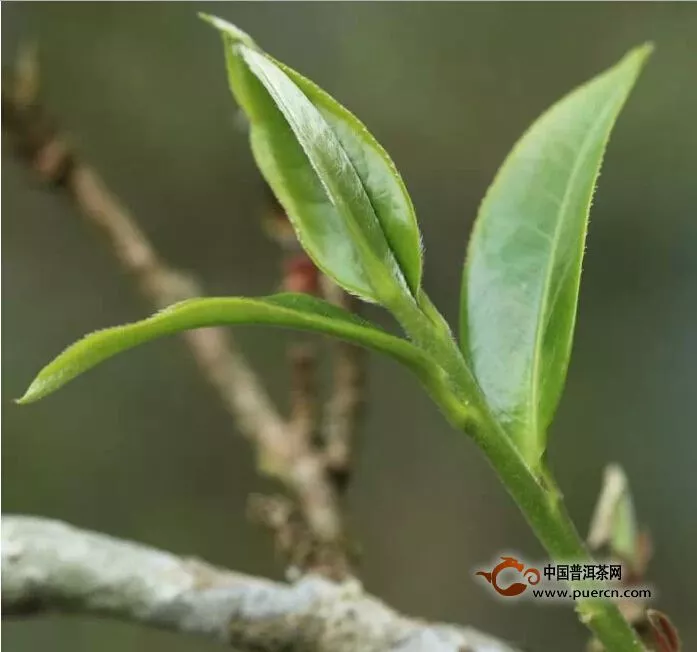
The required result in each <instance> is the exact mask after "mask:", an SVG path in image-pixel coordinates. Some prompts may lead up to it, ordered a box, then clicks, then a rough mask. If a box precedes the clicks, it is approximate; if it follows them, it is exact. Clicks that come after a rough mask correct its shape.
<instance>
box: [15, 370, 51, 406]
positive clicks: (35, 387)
mask: <svg viewBox="0 0 697 652" xmlns="http://www.w3.org/2000/svg"><path fill="white" fill-rule="evenodd" d="M45 394H46V391H45V383H44V382H42V381H40V380H39V378H38V377H37V378H35V379H34V380H33V381H32V382H31V384H30V385H29V387H27V390H26V391H25V392H24V394H22V396H20V397H19V398H16V399H14V403H16V404H17V405H28V404H29V403H34V402H36V401H38V400H39V399H40V398H42V397H43V396H45Z"/></svg>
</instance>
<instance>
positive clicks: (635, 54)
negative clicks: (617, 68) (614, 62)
mask: <svg viewBox="0 0 697 652" xmlns="http://www.w3.org/2000/svg"><path fill="white" fill-rule="evenodd" d="M655 49H656V48H655V46H654V44H653V42H652V41H646V42H645V43H642V44H641V45H638V46H637V47H635V48H632V49H631V50H630V51H629V52H627V54H626V55H625V56H624V58H623V59H622V61H621V62H620V63H627V64H631V66H632V67H633V68H636V70H637V73H638V72H639V71H640V70H641V69H642V68H643V67H644V66H645V65H646V62H647V61H648V59H649V57H650V56H651V55H652V54H653V51H654V50H655Z"/></svg>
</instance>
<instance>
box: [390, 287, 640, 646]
mask: <svg viewBox="0 0 697 652" xmlns="http://www.w3.org/2000/svg"><path fill="white" fill-rule="evenodd" d="M420 303H422V305H424V306H425V307H427V313H428V314H425V313H424V312H422V310H421V309H420V308H419V307H418V306H417V305H416V304H412V305H406V306H405V305H400V306H396V307H395V308H394V309H393V313H394V314H395V316H396V317H397V319H398V320H399V321H400V323H401V324H402V326H403V328H404V329H405V331H406V332H407V333H408V334H409V336H410V337H411V338H412V339H413V340H414V342H415V343H416V344H417V345H418V346H420V347H421V348H423V349H424V350H425V351H427V352H428V353H429V354H430V355H431V356H432V358H433V359H434V360H435V361H436V362H438V364H440V366H441V367H442V369H443V371H444V378H429V379H423V380H424V384H425V385H426V388H427V389H428V391H429V393H430V394H431V396H432V398H433V399H434V400H435V401H436V403H437V404H438V405H439V406H440V408H441V409H442V410H443V412H444V413H445V415H446V416H447V417H448V420H449V421H450V422H451V423H452V424H453V425H454V426H455V427H456V428H458V429H459V430H462V431H463V432H466V434H468V435H470V436H472V437H473V438H474V440H475V441H476V442H477V444H478V445H479V446H480V448H481V449H482V450H483V452H484V454H485V455H486V457H487V459H488V460H489V462H490V463H491V465H492V466H493V467H494V469H495V470H496V472H497V474H498V476H499V477H500V478H501V481H502V482H503V484H504V486H505V487H506V489H507V490H508V492H509V493H510V494H511V496H512V497H513V499H514V500H515V502H516V503H517V504H518V507H519V508H520V510H521V511H522V513H523V515H524V516H525V518H526V519H527V521H528V523H529V524H530V526H531V527H532V530H533V531H534V533H535V535H536V536H537V538H538V539H539V541H540V543H542V545H543V546H544V548H545V549H546V550H547V552H548V553H549V555H550V558H551V560H552V561H554V562H564V563H569V562H572V563H580V564H584V563H585V564H590V563H593V559H592V557H591V555H590V554H589V552H588V551H587V549H586V547H585V545H584V543H583V541H582V539H581V537H580V536H579V534H578V532H577V530H576V528H575V526H574V524H573V522H572V520H571V518H570V517H569V514H568V513H567V511H566V508H565V506H564V503H563V500H562V495H561V492H560V491H559V489H558V488H557V486H556V485H555V483H554V480H553V479H552V477H551V475H550V474H549V473H545V474H544V475H538V474H535V473H534V472H533V471H532V470H531V469H530V467H529V466H528V465H527V464H526V462H525V460H524V459H523V457H522V456H521V455H520V453H519V452H518V450H517V449H516V447H515V445H514V443H513V441H512V440H511V438H510V437H509V436H508V435H507V434H506V432H505V431H504V429H503V428H502V426H501V424H500V423H499V422H498V420H497V419H496V418H495V417H494V416H493V415H492V414H491V412H490V410H489V408H488V406H487V404H486V401H485V399H484V397H483V395H482V392H481V390H480V388H479V386H478V385H477V382H476V381H475V379H474V377H473V376H472V374H471V372H470V370H469V368H468V366H467V364H466V362H465V360H464V358H463V356H462V354H461V352H460V349H459V347H458V346H457V344H456V342H455V341H454V339H453V338H452V337H451V335H450V332H449V330H448V329H447V326H446V325H445V321H444V320H442V318H441V320H439V319H438V318H437V316H436V315H437V312H436V311H435V308H434V307H433V306H432V304H431V303H430V301H429V300H428V297H425V296H424V297H421V298H420ZM576 611H577V612H578V614H579V619H580V620H581V622H583V623H584V624H585V625H587V626H588V627H589V628H590V629H591V631H592V632H593V633H594V634H595V636H596V637H597V639H598V640H599V641H600V642H601V643H602V644H603V646H604V648H605V650H606V651H607V652H644V650H645V648H644V647H643V645H642V644H641V642H640V641H639V639H638V637H637V634H636V632H635V631H634V630H633V628H632V627H631V626H630V625H629V623H628V622H627V621H626V620H625V619H624V617H623V616H622V614H621V613H620V611H619V609H618V608H617V606H616V605H615V604H614V603H613V602H611V601H608V600H598V599H595V600H594V599H591V598H582V599H579V600H578V601H577V602H576Z"/></svg>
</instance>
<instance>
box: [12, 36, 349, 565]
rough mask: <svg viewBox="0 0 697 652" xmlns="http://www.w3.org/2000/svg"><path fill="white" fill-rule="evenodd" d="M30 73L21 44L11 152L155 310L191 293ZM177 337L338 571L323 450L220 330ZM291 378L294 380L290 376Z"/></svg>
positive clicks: (29, 53) (337, 518)
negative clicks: (56, 118)
mask: <svg viewBox="0 0 697 652" xmlns="http://www.w3.org/2000/svg"><path fill="white" fill-rule="evenodd" d="M38 73H39V71H38V64H37V58H36V52H35V51H34V50H29V49H27V50H25V51H24V52H23V53H22V56H20V57H19V58H18V60H17V67H16V70H15V71H14V74H13V75H12V76H11V78H10V79H8V80H7V83H5V84H3V90H2V117H3V128H4V129H5V130H7V132H8V135H9V136H10V138H11V140H12V142H13V145H14V147H15V151H16V152H17V154H18V156H19V158H20V159H21V160H22V161H24V162H25V163H26V164H27V165H28V166H29V167H30V168H31V169H32V170H33V171H34V172H35V173H36V174H37V175H38V176H39V178H40V179H41V180H42V181H43V182H44V183H46V184H47V185H49V186H51V187H53V188H55V189H56V190H57V191H58V192H61V193H62V194H64V195H65V196H67V197H68V198H69V199H70V200H71V201H72V202H73V204H74V205H75V207H76V208H77V209H78V211H79V212H80V214H81V215H82V216H83V217H84V218H85V220H86V221H87V222H88V224H89V225H91V226H94V227H96V228H97V229H98V230H99V231H101V232H102V233H103V234H104V235H105V236H106V240H107V242H108V244H109V245H110V249H111V250H112V252H113V254H114V256H115V258H116V259H117V260H118V262H119V263H120V264H121V266H122V268H123V269H124V270H125V271H126V272H127V273H128V274H129V275H130V276H131V277H132V278H133V279H134V281H135V282H136V284H137V286H138V288H139V289H140V291H141V292H142V293H143V295H144V296H145V297H146V298H147V299H148V300H150V301H151V302H152V303H153V304H154V305H155V306H156V307H157V308H164V307H166V306H169V305H171V304H172V303H174V302H177V301H181V300H184V299H190V298H193V297H196V296H199V295H200V294H201V289H200V288H199V287H198V286H197V284H196V282H195V281H194V280H193V279H192V278H191V277H190V276H188V275H184V274H182V273H181V272H179V271H177V270H175V269H173V268H171V267H170V266H169V265H168V264H167V263H166V262H165V261H164V260H163V259H162V258H161V257H160V255H159V254H158V253H157V251H156V250H155V248H154V246H153V245H152V243H151V242H150V241H149V240H148V238H147V236H146V235H145V233H144V232H143V231H142V229H141V228H140V227H139V226H138V223H137V221H136V219H135V218H134V216H133V215H132V214H131V213H130V211H129V210H128V209H126V208H125V207H124V205H123V204H122V203H121V202H120V201H119V200H118V198H117V197H115V196H114V195H113V193H112V192H111V191H110V190H109V188H108V187H107V186H106V184H105V183H104V181H103V180H102V179H101V178H100V176H99V174H98V173H97V172H96V170H94V169H93V168H92V167H91V166H90V165H89V164H87V163H86V162H85V161H84V160H83V159H82V158H81V157H80V155H79V154H78V152H77V151H76V150H75V148H74V147H72V145H71V144H70V142H69V140H68V139H67V138H66V137H64V136H62V135H61V134H60V132H59V131H58V130H57V129H56V127H55V126H54V124H53V121H52V120H51V119H50V117H49V116H48V115H47V113H46V111H45V109H44V106H43V105H42V103H41V97H40V93H39V91H40V85H39V74H38ZM182 336H183V338H184V340H185V342H186V344H187V345H188V348H189V351H190V352H191V354H192V356H193V358H194V360H195V361H196V364H197V366H198V368H199V370H200V372H201V374H202V376H203V377H204V378H205V379H206V381H207V382H208V383H209V384H210V385H211V386H212V387H213V388H214V389H215V390H216V392H217V393H218V395H219V396H220V398H221V400H222V402H223V404H224V405H225V407H226V409H227V410H228V412H229V413H230V414H231V415H232V417H233V418H234V421H235V425H236V427H237V428H238V430H239V432H240V433H241V434H242V435H243V436H245V437H246V438H247V439H248V440H249V441H250V442H251V443H252V444H253V445H254V446H255V447H256V450H257V456H258V459H259V465H258V466H259V471H260V472H262V473H266V474H268V475H271V476H273V477H275V478H277V479H279V480H280V481H281V482H283V483H284V484H285V485H286V486H287V487H288V488H289V489H290V491H291V492H292V493H293V495H294V496H296V498H297V500H298V502H299V504H300V508H301V510H302V512H303V514H304V517H305V520H306V521H307V523H308V527H309V529H310V532H311V535H312V536H313V537H314V538H315V539H316V540H318V541H320V542H325V543H327V545H328V546H329V547H330V548H331V550H332V551H333V553H332V556H333V558H334V560H335V562H334V563H336V564H338V565H339V566H340V567H341V568H342V569H343V568H344V567H345V566H346V563H345V562H344V561H342V559H341V557H342V555H341V554H339V553H338V552H337V551H338V550H339V549H340V548H341V547H342V546H343V543H339V542H340V541H341V540H342V537H343V525H342V522H341V521H342V519H341V514H340V509H339V506H338V504H337V499H336V492H335V490H334V487H333V485H332V482H331V479H330V474H329V473H328V471H327V463H326V461H325V458H324V456H323V455H322V454H321V452H320V451H317V450H315V449H314V448H313V447H312V446H311V444H310V442H309V438H308V437H305V438H303V437H298V436H292V432H291V431H293V429H294V426H292V425H291V423H290V422H288V421H286V420H285V419H284V418H283V417H282V416H281V414H280V413H279V411H278V409H277V408H276V406H275V405H274V404H273V402H272V401H271V399H270V398H269V396H268V394H267V392H266V390H265V388H264V385H263V383H262V382H261V380H260V379H259V377H258V375H257V374H256V372H255V371H254V370H253V369H252V367H251V366H250V364H249V363H248V362H247V360H246V359H245V356H244V355H243V354H242V352H241V351H240V350H239V348H238V347H237V345H236V342H235V340H234V339H233V337H232V335H231V334H230V332H229V330H226V329H223V328H217V327H213V328H206V329H198V330H190V331H186V332H185V333H183V334H182ZM294 377H295V380H296V382H300V380H301V379H300V376H299V375H298V374H297V373H296V374H294ZM297 390H298V388H297V387H295V388H293V389H292V392H293V393H294V395H295V396H296V398H298V397H300V396H301V395H302V391H300V392H299V391H297ZM304 398H305V399H307V400H310V399H311V397H308V396H305V397H304ZM297 407H299V406H296V408H297ZM295 432H296V434H297V428H296V429H295ZM339 572H341V573H343V572H345V570H340V571H339Z"/></svg>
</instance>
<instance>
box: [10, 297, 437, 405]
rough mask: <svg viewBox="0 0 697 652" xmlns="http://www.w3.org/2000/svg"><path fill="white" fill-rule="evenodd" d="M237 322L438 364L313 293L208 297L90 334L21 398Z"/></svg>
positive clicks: (421, 367) (415, 363)
mask: <svg viewBox="0 0 697 652" xmlns="http://www.w3.org/2000/svg"><path fill="white" fill-rule="evenodd" d="M234 324H267V325H271V326H287V327H290V328H296V329H300V330H308V331H316V332H318V333H324V334H327V335H334V336H336V337H339V338H342V339H345V340H348V341H350V342H354V343H356V344H360V345H361V346H364V347H367V348H371V349H375V350H377V351H380V352H381V353H386V354H388V355H390V356H392V357H393V358H396V359H397V360H399V361H400V362H401V363H402V364H404V365H406V366H408V367H410V368H412V369H413V370H415V371H428V370H430V369H432V368H433V364H432V363H431V362H430V361H429V359H428V358H427V357H426V356H425V355H424V354H423V353H422V352H421V351H420V350H419V349H417V348H416V347H415V346H413V345H412V344H410V343H409V342H408V341H406V340H402V339H400V338H398V337H395V336H393V335H390V334H389V333H386V332H385V331H383V330H381V329H379V328H377V327H376V326H373V325H372V324H370V323H369V322H367V321H365V320H363V319H361V318H359V317H357V316H355V315H353V314H351V313H349V312H346V311H345V310H342V309H340V308H337V307H336V306H333V305H332V304H330V303H327V302H326V301H322V300H320V299H316V298H314V297H311V296H309V295H305V294H277V295H272V296H270V297H265V298H261V299H243V298H236V297H227V298H202V299H190V300H188V301H183V302H181V303H176V304H174V305H172V306H170V307H168V308H166V309H165V310H162V311H160V312H158V313H156V314H155V315H153V316H152V317H150V318H148V319H144V320H142V321H139V322H135V323H132V324H126V325H124V326H117V327H115V328H107V329H105V330H100V331H95V332H94V333H91V334H90V335H87V336H86V337H84V338H83V339H81V340H79V341H78V342H76V343H75V344H73V345H72V346H70V347H68V348H67V349H66V350H65V351H64V352H63V353H61V354H60V355H59V356H58V357H57V358H56V359H55V360H53V362H51V363H49V364H48V365H47V366H46V367H44V368H43V369H42V370H41V371H40V372H39V374H38V375H37V376H36V378H35V379H34V381H33V382H32V383H31V385H30V386H29V389H27V391H26V393H25V394H24V396H23V397H22V398H21V399H19V400H18V402H19V403H31V402H33V401H36V400H38V399H40V398H43V397H44V396H46V395H48V394H51V393H52V392H54V391H56V390H57V389H59V388H60V387H62V386H63V385H65V384H66V383H68V382H69V381H70V380H72V379H73V378H75V377H76V376H79V375H80V374H82V373H83V372H85V371H87V370H88V369H91V368H92V367H94V366H95V365H97V364H99V363H100V362H103V361H104V360H106V359H108V358H111V357H112V356H114V355H116V354H117V353H120V352H122V351H126V350H127V349H131V348H133V347H135V346H138V345H139V344H144V343H145V342H149V341H151V340H154V339H157V338H159V337H164V336H166V335H172V334H174V333H179V332H181V331H185V330H191V329H193V328H203V327H207V326H230V325H234Z"/></svg>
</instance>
